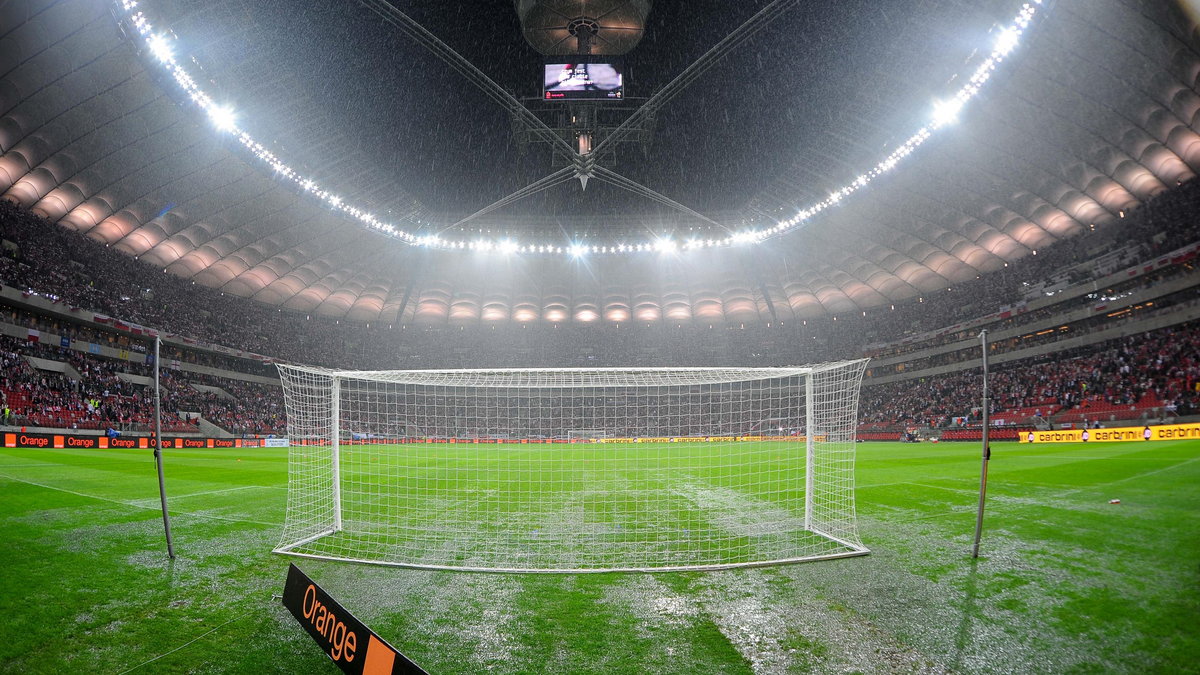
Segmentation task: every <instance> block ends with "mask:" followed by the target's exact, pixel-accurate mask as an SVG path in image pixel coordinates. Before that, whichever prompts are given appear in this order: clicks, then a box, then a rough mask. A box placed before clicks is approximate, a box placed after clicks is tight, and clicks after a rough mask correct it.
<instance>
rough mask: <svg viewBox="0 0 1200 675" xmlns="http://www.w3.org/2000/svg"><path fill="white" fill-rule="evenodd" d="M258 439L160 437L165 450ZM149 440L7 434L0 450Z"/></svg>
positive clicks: (128, 446) (137, 444)
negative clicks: (166, 448) (3, 448)
mask: <svg viewBox="0 0 1200 675" xmlns="http://www.w3.org/2000/svg"><path fill="white" fill-rule="evenodd" d="M261 443H262V441H261V440H260V439H245V440H243V439H241V438H171V437H168V436H164V437H163V445H164V447H168V448H248V447H258V446H259V445H260V444H261ZM151 445H152V444H151V442H150V439H149V438H148V437H146V436H116V437H113V438H109V437H108V436H105V435H97V434H70V433H63V434H40V433H29V434H27V433H24V432H21V433H19V434H16V433H6V434H3V437H0V447H5V448H29V449H41V448H54V449H65V448H94V449H100V450H110V449H112V450H122V449H125V450H132V449H134V448H141V449H143V450H144V449H146V448H149V447H151Z"/></svg>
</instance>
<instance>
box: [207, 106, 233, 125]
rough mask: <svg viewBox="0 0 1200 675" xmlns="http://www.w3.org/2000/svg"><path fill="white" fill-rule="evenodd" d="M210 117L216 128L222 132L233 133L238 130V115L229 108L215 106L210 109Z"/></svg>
mask: <svg viewBox="0 0 1200 675" xmlns="http://www.w3.org/2000/svg"><path fill="white" fill-rule="evenodd" d="M208 117H209V119H211V120H212V123H213V125H214V126H216V127H217V128H218V129H220V130H221V131H233V130H234V129H237V115H235V114H234V112H233V109H232V108H230V107H229V106H220V105H214V106H210V107H209V108H208Z"/></svg>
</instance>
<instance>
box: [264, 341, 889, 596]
mask: <svg viewBox="0 0 1200 675" xmlns="http://www.w3.org/2000/svg"><path fill="white" fill-rule="evenodd" d="M867 361H868V360H867V359H857V360H848V361H837V362H830V363H824V364H816V365H811V366H799V367H784V368H706V367H693V368H513V369H460V370H407V371H361V370H338V369H329V368H321V367H307V366H293V365H285V364H277V366H278V368H279V369H280V372H281V376H283V379H284V383H285V387H284V389H285V395H286V394H288V393H289V392H288V386H287V382H288V379H287V374H288V373H289V372H292V373H296V372H300V373H309V374H313V375H319V376H323V377H328V378H329V382H330V387H329V404H330V405H329V411H330V415H329V433H328V444H329V450H330V467H329V471H330V483H331V485H330V493H331V500H332V517H331V522H330V524H329V526H328V527H326V528H324V529H320V530H318V531H314V532H309V533H308V534H306V535H305V536H301V537H299V538H296V537H290V538H289V537H288V527H287V525H288V524H285V531H284V533H283V535H282V538H281V540H280V543H279V545H278V546H276V547H275V548H274V552H275V553H280V554H286V555H292V556H298V557H305V558H313V559H323V560H331V559H332V560H343V561H348V562H356V563H365V564H379V565H386V566H395V567H405V568H415V569H428V570H445V571H471V572H510V573H567V574H580V573H605V572H675V571H715V570H726V569H736V568H747V567H765V566H773V565H781V564H790V563H799V562H809V561H815V560H827V559H835V558H846V557H855V556H862V555H868V554H869V553H870V550H869V549H868V548H867V547H866V546H864V545H863V544H862V542H861V541H860V540H859V538H858V535H857V525H856V521H857V514H856V512H855V506H854V484H853V454H854V453H853V452H850V457H851V461H850V464H851V466H850V472H849V474H850V475H849V484H848V490H849V513H848V514H846V515H848V517H849V518H850V534H849V535H848V536H836V535H835V534H833V533H831V532H826V531H823V530H822V529H821V528H820V527H818V526H817V524H816V523H815V521H814V511H815V509H816V506H815V503H814V499H815V497H816V492H817V489H818V487H817V479H818V467H817V466H816V462H815V458H816V456H817V451H816V446H817V443H818V442H820V441H819V440H818V439H819V438H821V434H817V433H811V432H810V430H815V429H816V428H817V424H816V420H815V415H816V411H815V407H816V406H815V405H813V404H812V403H811V402H812V401H813V400H814V396H815V393H816V392H815V377H816V376H817V375H818V374H820V373H826V372H830V371H833V370H835V369H845V370H847V371H850V372H852V375H851V379H852V380H853V392H852V396H850V400H848V401H846V402H845V405H847V406H848V407H849V409H850V411H851V413H852V414H851V415H850V416H849V418H850V419H852V420H853V419H856V418H857V409H858V399H859V392H860V389H861V381H862V376H863V373H864V371H865V368H866V363H867ZM728 370H732V371H741V372H744V373H746V374H748V375H753V376H755V377H756V378H759V379H766V378H768V377H776V376H777V377H785V376H800V377H803V383H804V384H803V387H804V400H805V401H806V405H805V416H804V422H805V426H804V429H805V435H804V436H803V437H802V439H803V445H804V503H803V527H804V530H805V531H807V532H809V533H812V534H814V535H818V536H820V537H823V538H824V539H827V540H829V541H831V542H834V543H836V544H837V545H839V546H840V547H842V550H836V551H830V552H827V553H821V554H817V555H805V556H786V557H779V558H772V559H762V560H753V561H738V562H717V563H701V564H684V565H670V564H667V565H631V566H621V565H611V566H599V567H572V568H567V567H546V566H532V567H530V566H520V565H512V566H509V565H498V566H497V565H484V566H476V565H460V564H431V563H427V562H422V563H415V562H408V561H403V560H381V559H377V558H372V557H355V556H347V555H329V554H322V553H313V552H307V551H304V550H301V549H303V548H304V547H305V546H306V545H308V544H312V543H313V542H317V541H318V540H320V539H322V538H324V537H328V536H331V535H336V534H338V533H341V532H343V530H344V528H345V524H344V520H343V490H342V480H343V478H342V471H341V467H342V461H343V458H342V446H343V441H344V440H345V439H343V438H342V429H341V424H340V421H341V419H340V418H341V414H342V395H341V388H342V384H343V382H344V381H346V380H369V379H371V378H375V377H379V376H383V375H386V376H397V375H398V376H400V377H404V376H410V377H414V378H417V379H420V378H421V377H423V376H443V375H454V376H460V377H461V376H470V375H479V376H494V375H517V374H538V375H546V374H552V375H563V376H574V375H585V376H586V375H602V374H604V373H613V374H618V373H619V374H628V373H637V374H659V373H661V374H679V373H688V372H691V373H697V374H703V373H710V372H714V371H728ZM751 379H753V378H751ZM287 398H288V408H289V415H288V420H289V427H290V426H291V420H292V419H293V417H292V410H291V407H292V406H291V399H290V396H288V397H287ZM849 426H850V428H849V429H843V430H841V431H842V433H844V434H848V435H849V439H850V440H849V443H850V444H851V445H850V448H851V449H853V443H854V442H855V438H854V425H853V424H852V423H851V424H850V425H849ZM564 431H565V432H566V434H570V433H580V432H587V433H590V432H594V431H602V433H603V436H596V437H594V438H596V439H600V438H605V439H611V438H613V437H612V436H611V433H610V432H609V431H608V430H601V429H598V428H597V429H591V428H588V429H572V430H564ZM292 437H293V435H292V433H291V429H290V428H289V438H292ZM564 440H565V442H566V443H576V442H577V441H575V440H574V439H570V438H566V436H565V435H564ZM681 440H682V439H681ZM710 440H714V439H710ZM397 441H398V442H402V441H399V439H397ZM292 442H293V445H292V446H291V450H289V498H288V502H289V508H288V516H289V517H288V520H289V523H290V516H291V511H292V483H291V478H292V472H293V457H294V451H295V448H296V445H295V443H296V442H297V441H296V440H295V439H294V438H293V441H292ZM452 442H453V441H452Z"/></svg>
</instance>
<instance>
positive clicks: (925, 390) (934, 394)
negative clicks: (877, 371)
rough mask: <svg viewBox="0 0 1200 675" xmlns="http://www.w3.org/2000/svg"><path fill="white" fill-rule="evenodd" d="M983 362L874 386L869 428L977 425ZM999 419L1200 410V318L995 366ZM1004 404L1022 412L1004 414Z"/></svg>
mask: <svg viewBox="0 0 1200 675" xmlns="http://www.w3.org/2000/svg"><path fill="white" fill-rule="evenodd" d="M982 379H983V375H982V371H981V370H980V369H974V370H969V371H960V372H957V373H951V374H947V375H942V376H934V377H923V378H919V379H916V380H906V381H902V382H894V383H890V384H884V385H878V386H868V387H866V388H864V390H863V392H862V398H861V400H860V424H862V425H863V426H864V427H875V428H880V427H907V426H929V427H933V428H943V427H948V426H962V425H963V424H964V423H965V424H979V423H980V421H981V418H982V400H981V396H982V391H983V381H982ZM988 382H989V387H990V389H991V406H990V408H989V412H990V414H991V416H992V418H993V420H994V421H996V420H998V421H1001V422H1002V423H1007V424H1013V423H1032V422H1037V421H1039V420H1037V419H1034V418H1044V420H1045V421H1046V422H1047V423H1048V422H1049V421H1050V420H1051V418H1052V417H1054V418H1055V419H1058V420H1062V421H1069V422H1070V423H1079V422H1083V421H1085V419H1086V420H1088V421H1092V422H1097V421H1101V422H1103V421H1108V420H1109V419H1111V418H1115V419H1131V418H1134V419H1136V418H1140V417H1144V418H1146V419H1151V418H1154V419H1162V418H1163V417H1175V416H1187V415H1193V414H1197V413H1198V412H1200V323H1197V322H1192V323H1188V324H1182V325H1180V326H1176V327H1173V328H1165V329H1162V330H1157V331H1152V332H1149V333H1142V334H1139V335H1134V336H1130V337H1126V338H1121V339H1119V340H1111V341H1108V342H1105V343H1101V344H1098V345H1091V346H1089V347H1086V348H1081V349H1077V350H1073V351H1071V352H1065V353H1056V354H1053V355H1051V356H1048V357H1045V358H1041V359H1036V360H1025V361H1020V362H1017V363H1012V364H1005V365H1003V366H1000V367H997V368H996V369H995V370H993V371H992V372H991V373H990V376H989V380H988ZM1005 411H1021V413H1022V415H1020V416H1012V415H1010V416H1007V417H1006V416H1005V415H1004V412H1005Z"/></svg>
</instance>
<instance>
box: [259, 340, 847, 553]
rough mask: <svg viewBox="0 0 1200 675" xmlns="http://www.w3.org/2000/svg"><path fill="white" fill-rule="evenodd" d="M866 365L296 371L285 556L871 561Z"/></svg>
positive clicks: (290, 373)
mask: <svg viewBox="0 0 1200 675" xmlns="http://www.w3.org/2000/svg"><path fill="white" fill-rule="evenodd" d="M865 366H866V361H865V360H857V361H846V362H838V363H829V364H823V365H817V366H804V367H791V368H652V369H651V368H647V369H540V370H444V371H432V370H427V371H370V372H369V371H343V370H328V369H322V368H311V367H300V366H288V365H282V364H281V365H280V366H279V370H280V374H281V377H282V380H283V385H284V393H285V398H286V405H287V414H288V438H289V439H291V446H290V449H289V457H288V502H287V517H286V523H285V525H284V531H283V535H282V537H281V539H280V542H279V545H278V546H277V547H276V549H275V550H276V551H277V552H279V553H289V554H293V555H302V556H309V557H315V558H327V559H339V560H352V561H357V562H370V563H381V564H389V565H403V566H413V567H425V568H433V569H464V570H492V571H530V572H532V571H559V572H599V571H618V570H624V571H640V570H678V569H721V568H729V567H740V566H750V565H765V564H772V563H782V562H797V561H802V560H815V559H820V558H833V557H843V556H849V555H861V554H865V553H867V549H866V548H864V547H863V545H862V543H861V542H860V541H859V537H858V533H857V529H856V526H855V511H854V453H855V419H856V417H857V412H858V394H859V388H860V385H861V381H862V375H863V369H864V368H865Z"/></svg>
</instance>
